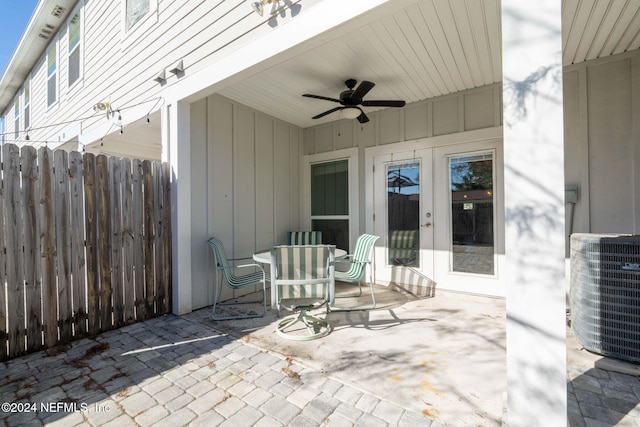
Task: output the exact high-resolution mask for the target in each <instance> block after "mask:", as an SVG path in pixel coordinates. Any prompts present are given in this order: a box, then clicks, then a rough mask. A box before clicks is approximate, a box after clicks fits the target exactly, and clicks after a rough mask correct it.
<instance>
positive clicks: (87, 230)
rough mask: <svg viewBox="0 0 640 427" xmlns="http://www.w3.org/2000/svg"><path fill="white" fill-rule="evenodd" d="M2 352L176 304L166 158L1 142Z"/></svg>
mask: <svg viewBox="0 0 640 427" xmlns="http://www.w3.org/2000/svg"><path fill="white" fill-rule="evenodd" d="M1 156H2V157H1V159H0V160H1V163H0V164H1V166H2V167H1V171H0V173H1V187H0V191H1V194H0V251H1V252H0V285H1V288H0V359H6V358H11V357H15V356H17V355H20V354H24V353H28V352H33V351H36V350H40V349H43V348H49V347H52V346H55V345H57V344H60V343H66V342H69V341H71V340H75V339H78V338H80V337H83V336H87V335H94V334H97V333H99V332H103V331H106V330H109V329H113V328H117V327H119V326H123V325H126V324H129V323H133V322H138V321H141V320H144V319H148V318H150V317H154V316H159V315H162V314H165V313H167V312H168V311H169V309H170V301H169V298H170V289H171V203H170V196H169V188H170V176H169V167H168V165H167V164H161V163H157V162H150V161H147V160H145V161H141V160H131V159H121V158H116V157H107V156H104V155H98V156H95V155H93V154H89V153H78V152H72V153H67V152H64V151H62V150H59V151H55V152H53V151H51V150H50V149H48V148H41V149H38V150H36V149H35V148H33V147H22V148H18V147H17V146H15V145H11V144H6V145H3V146H2V150H1Z"/></svg>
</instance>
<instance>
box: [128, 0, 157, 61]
mask: <svg viewBox="0 0 640 427" xmlns="http://www.w3.org/2000/svg"><path fill="white" fill-rule="evenodd" d="M128 1H129V0H121V19H120V22H121V30H120V32H121V44H120V47H121V49H123V50H126V49H128V48H129V47H130V46H131V45H132V44H133V43H135V42H136V41H137V40H138V39H139V38H140V37H142V35H144V34H145V33H146V32H147V31H148V30H150V29H151V28H152V27H153V26H154V25H155V24H156V23H157V22H158V0H148V1H149V12H147V14H146V15H145V16H143V17H142V18H140V19H139V20H138V21H136V22H135V23H134V24H133V26H131V28H127V2H128Z"/></svg>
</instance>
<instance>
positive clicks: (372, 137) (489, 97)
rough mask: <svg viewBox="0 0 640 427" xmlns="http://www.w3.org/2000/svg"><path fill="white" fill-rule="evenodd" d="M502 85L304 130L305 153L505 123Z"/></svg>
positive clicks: (376, 143)
mask: <svg viewBox="0 0 640 427" xmlns="http://www.w3.org/2000/svg"><path fill="white" fill-rule="evenodd" d="M500 88H501V86H500V85H499V84H493V85H489V86H484V87H481V88H477V89H471V90H467V91H462V92H456V93H454V94H451V95H445V96H440V97H437V98H431V99H428V100H424V101H420V102H415V103H411V104H408V105H407V106H406V107H404V108H401V109H395V108H389V109H385V110H381V111H377V112H374V113H370V114H368V116H369V119H370V121H369V122H368V123H364V124H360V123H359V122H358V121H357V120H341V121H337V122H331V123H328V124H324V125H319V126H315V127H310V128H306V129H305V130H304V150H305V152H304V154H318V153H325V152H329V151H334V150H340V149H343V148H351V147H360V148H363V149H364V148H367V147H373V146H378V145H384V144H393V143H397V142H404V141H412V140H417V139H421V138H430V137H434V136H440V135H448V134H455V133H459V132H464V131H469V130H476V129H482V128H490V127H496V126H500V125H501V124H502V104H501V100H500V98H501V92H500V91H501V89H500Z"/></svg>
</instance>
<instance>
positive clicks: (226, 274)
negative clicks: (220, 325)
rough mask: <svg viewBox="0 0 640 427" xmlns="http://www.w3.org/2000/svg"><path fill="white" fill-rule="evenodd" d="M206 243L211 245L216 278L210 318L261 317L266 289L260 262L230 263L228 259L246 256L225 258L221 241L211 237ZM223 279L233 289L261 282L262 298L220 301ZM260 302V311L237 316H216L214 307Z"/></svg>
mask: <svg viewBox="0 0 640 427" xmlns="http://www.w3.org/2000/svg"><path fill="white" fill-rule="evenodd" d="M207 243H209V246H211V249H212V250H213V253H214V256H215V259H216V280H215V287H216V289H215V292H214V299H213V307H212V309H211V318H212V319H213V320H231V319H249V318H254V317H262V316H264V315H265V313H266V312H267V290H266V287H267V286H266V282H267V280H268V279H267V275H266V273H265V271H264V269H263V268H262V266H261V265H260V264H255V263H251V264H241V265H231V263H230V262H229V261H239V260H242V259H248V258H239V259H234V258H227V254H226V252H225V250H224V246H223V244H222V242H221V241H220V240H219V239H217V238H215V237H212V238H210V239H209V240H208V241H207ZM247 268H252V269H257V270H258V271H254V272H252V273H247V274H242V275H238V274H236V273H235V271H237V270H241V269H247ZM223 281H225V282H226V283H227V285H228V286H229V287H230V288H231V289H233V290H234V291H235V290H238V289H242V288H245V287H248V286H255V285H257V284H262V299H261V300H250V301H232V302H220V298H221V295H222V285H223V283H222V282H223ZM260 302H261V303H262V312H260V313H256V314H245V315H239V316H223V317H216V307H217V306H235V305H243V304H255V303H260Z"/></svg>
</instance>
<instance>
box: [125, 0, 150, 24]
mask: <svg viewBox="0 0 640 427" xmlns="http://www.w3.org/2000/svg"><path fill="white" fill-rule="evenodd" d="M149 10H150V8H149V0H126V18H125V19H126V23H125V24H126V29H127V31H129V30H130V29H131V28H133V26H134V25H136V23H138V21H140V20H141V19H142V18H143V17H144V16H145V15H146V14H147V13H149Z"/></svg>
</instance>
